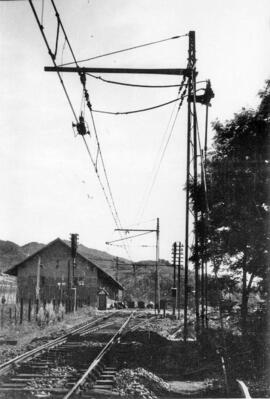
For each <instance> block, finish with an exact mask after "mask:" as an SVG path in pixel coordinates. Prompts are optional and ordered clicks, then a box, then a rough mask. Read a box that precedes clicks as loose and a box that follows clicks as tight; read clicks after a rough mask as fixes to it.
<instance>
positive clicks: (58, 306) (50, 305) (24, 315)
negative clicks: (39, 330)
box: [0, 297, 90, 328]
mask: <svg viewBox="0 0 270 399" xmlns="http://www.w3.org/2000/svg"><path fill="white" fill-rule="evenodd" d="M83 304H86V305H90V297H89V298H88V300H87V301H84V302H83V301H82V300H80V299H78V300H77V302H76V304H75V309H74V300H73V299H72V298H70V299H67V300H66V301H63V302H60V300H59V301H56V300H53V301H51V302H47V303H46V301H39V300H36V301H33V300H31V299H29V300H27V301H26V300H24V299H23V298H20V299H19V300H17V302H16V303H14V304H9V303H4V304H3V303H1V304H0V328H4V327H8V326H12V325H19V324H22V323H23V322H28V323H33V322H34V323H37V324H48V323H49V322H54V321H56V320H61V319H63V317H64V314H65V313H69V312H73V311H74V310H77V309H78V308H79V307H82V306H83Z"/></svg>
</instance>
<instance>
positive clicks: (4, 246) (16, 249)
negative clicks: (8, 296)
mask: <svg viewBox="0 0 270 399" xmlns="http://www.w3.org/2000/svg"><path fill="white" fill-rule="evenodd" d="M24 258H25V253H24V251H23V249H22V248H21V247H20V246H19V245H17V244H15V243H14V242H11V241H3V240H0V272H4V271H5V270H7V269H9V268H10V267H11V266H12V265H14V264H16V263H18V262H21V261H22V260H23V259H24Z"/></svg>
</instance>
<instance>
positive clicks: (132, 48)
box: [52, 0, 188, 66]
mask: <svg viewBox="0 0 270 399" xmlns="http://www.w3.org/2000/svg"><path fill="white" fill-rule="evenodd" d="M52 1H53V0H52ZM185 36H188V33H186V34H184V35H178V36H172V37H169V38H166V39H161V40H156V41H154V42H149V43H144V44H139V45H137V46H132V47H128V48H125V49H121V50H116V51H111V52H110V53H105V54H100V55H96V56H94V57H90V58H85V59H83V60H79V61H75V59H74V58H73V59H74V62H67V63H65V64H62V65H59V66H67V65H72V64H76V65H77V64H78V63H81V62H86V61H92V60H96V59H98V58H103V57H108V56H110V55H114V54H119V53H124V52H126V51H130V50H135V49H138V48H142V47H146V46H152V45H154V44H158V43H162V42H167V41H169V40H174V39H179V38H181V37H185Z"/></svg>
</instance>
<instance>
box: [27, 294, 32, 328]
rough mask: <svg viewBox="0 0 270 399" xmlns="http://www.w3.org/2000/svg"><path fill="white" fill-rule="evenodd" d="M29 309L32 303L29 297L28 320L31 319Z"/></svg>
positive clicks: (30, 309)
mask: <svg viewBox="0 0 270 399" xmlns="http://www.w3.org/2000/svg"><path fill="white" fill-rule="evenodd" d="M31 311H32V303H31V299H30V298H29V302H28V321H29V322H30V321H31Z"/></svg>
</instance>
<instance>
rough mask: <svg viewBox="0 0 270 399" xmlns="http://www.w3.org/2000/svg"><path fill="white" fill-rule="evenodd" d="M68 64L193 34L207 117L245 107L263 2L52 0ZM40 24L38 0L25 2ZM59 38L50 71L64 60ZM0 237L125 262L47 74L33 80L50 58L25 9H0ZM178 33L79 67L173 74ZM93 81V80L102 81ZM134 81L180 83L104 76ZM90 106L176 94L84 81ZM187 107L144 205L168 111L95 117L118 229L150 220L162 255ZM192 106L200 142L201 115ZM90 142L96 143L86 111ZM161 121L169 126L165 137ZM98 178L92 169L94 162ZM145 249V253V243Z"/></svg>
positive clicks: (263, 70)
mask: <svg viewBox="0 0 270 399" xmlns="http://www.w3.org/2000/svg"><path fill="white" fill-rule="evenodd" d="M55 3H56V6H57V7H58V9H59V12H60V15H61V18H62V21H63V24H64V26H65V29H66V32H67V34H68V37H69V39H70V42H71V44H72V46H73V49H74V52H75V55H76V57H77V58H78V59H84V58H88V57H92V56H95V55H98V54H103V53H107V52H110V51H115V50H119V49H123V48H126V47H132V46H137V45H139V44H144V43H148V42H152V41H156V40H161V39H164V38H169V37H172V36H175V35H182V34H186V33H188V32H189V31H190V30H195V31H196V46H197V60H198V61H197V70H198V72H199V75H198V80H204V79H210V80H211V83H212V87H213V90H214V92H215V98H214V100H213V106H212V108H211V109H210V121H214V120H216V119H217V118H218V119H220V120H221V121H225V120H226V119H230V118H232V117H233V114H234V112H238V111H239V110H240V109H241V108H242V107H243V106H244V107H256V106H257V105H258V102H259V99H258V97H257V93H258V91H259V90H260V89H262V87H263V85H264V81H265V80H266V79H267V78H269V71H270V57H269V41H270V3H269V0H259V1H253V0H227V1H223V0H204V1H198V0H197V1H195V0H190V1H183V0H136V1H134V0H69V1H66V0H55ZM34 4H35V6H36V7H37V10H38V15H39V16H41V5H42V0H36V1H34ZM51 10H52V9H51V7H50V1H49V0H45V1H44V13H43V18H44V20H43V22H44V26H45V32H46V34H48V37H49V40H50V43H51V44H52V47H54V42H55V32H56V24H55V21H54V16H53V13H52V12H51ZM63 44H64V43H63V40H62V37H61V38H60V42H59V50H58V58H57V61H58V62H59V63H60V62H61V61H63V62H68V61H71V57H70V54H69V52H68V50H67V46H65V47H64V46H63ZM0 45H1V49H0V79H1V83H0V86H1V95H0V109H1V113H0V152H1V153H0V182H1V207H0V239H3V240H10V241H14V242H16V243H17V244H19V245H23V244H25V243H27V242H30V241H38V242H44V243H47V242H49V241H51V240H53V239H55V238H56V237H61V238H64V239H67V238H68V237H69V234H70V233H71V232H74V233H75V232H76V233H79V235H80V242H81V243H83V244H85V245H87V246H89V247H92V248H96V249H100V250H106V251H108V252H110V253H112V254H115V255H119V256H123V257H127V254H126V253H125V252H124V250H123V248H121V247H116V246H107V245H106V244H105V242H106V241H110V240H116V239H117V238H119V237H118V235H117V234H116V233H115V232H114V228H115V224H114V221H113V218H112V216H111V213H110V211H109V208H108V206H107V203H106V201H105V199H104V195H103V192H102V190H101V188H100V186H99V182H98V180H97V177H96V175H95V172H94V169H93V167H92V165H91V164H90V162H89V156H88V154H87V152H86V150H85V147H84V145H83V142H82V140H81V137H74V134H73V130H72V122H74V117H73V115H72V113H71V111H70V109H69V106H68V103H67V100H66V98H65V96H64V93H63V90H62V88H61V86H60V83H59V80H58V78H57V75H56V74H54V73H48V72H44V69H43V68H44V66H45V65H51V60H50V57H49V55H48V52H47V50H46V48H45V44H44V42H43V40H42V37H41V34H40V32H39V30H38V27H37V24H36V21H35V19H34V15H33V13H32V11H31V8H30V5H29V3H28V1H1V2H0ZM187 50H188V38H187V37H183V38H180V39H177V40H176V39H175V40H171V41H167V42H164V43H161V44H156V45H153V46H149V47H144V48H141V49H137V50H134V51H130V52H124V53H121V54H115V55H113V56H110V57H106V58H101V59H98V60H95V61H91V62H88V63H86V64H85V65H92V66H105V67H110V66H114V67H121V66H126V67H156V68H158V67H176V68H177V67H179V68H185V67H186V62H187ZM103 76H104V75H103ZM104 77H105V78H108V79H115V80H121V81H124V82H132V83H142V84H178V83H179V82H180V80H181V77H166V76H155V77H152V76H145V75H144V76H143V75H142V76H127V75H123V76H120V75H107V76H104ZM63 78H64V80H65V81H66V84H67V88H68V91H69V93H70V97H71V100H72V103H73V105H74V107H75V110H76V113H77V114H78V115H79V113H80V112H81V98H82V90H81V85H80V82H79V79H78V76H77V75H75V74H73V75H72V74H69V76H67V74H66V75H65V76H63ZM87 87H88V90H89V92H90V97H91V103H92V105H93V108H94V109H103V110H109V111H127V110H133V109H139V108H144V107H149V106H152V105H156V104H159V103H162V102H166V101H169V100H172V99H174V98H175V97H176V96H177V90H178V89H177V88H168V89H142V88H131V87H123V86H116V85H109V84H106V83H103V82H100V81H97V80H94V79H93V78H91V77H88V80H87ZM186 108H187V107H186V103H184V104H183V106H182V109H181V110H180V113H179V116H178V119H177V123H176V125H175V127H174V130H173V134H172V137H171V140H170V142H169V145H168V148H167V151H166V154H165V157H164V159H163V162H162V164H161V168H160V171H159V173H158V175H157V179H156V183H155V185H154V187H153V190H152V191H151V195H150V196H149V198H148V201H146V200H145V198H146V197H147V195H146V193H147V192H148V190H149V187H150V185H151V182H152V177H153V171H155V170H156V169H155V165H156V163H157V162H156V160H157V159H158V158H159V156H160V154H161V149H162V148H163V147H162V145H163V146H164V140H166V137H167V136H166V134H168V132H169V131H170V124H169V121H170V117H171V115H172V112H173V111H174V109H175V108H174V104H171V105H168V106H166V107H164V108H161V109H159V110H153V111H149V112H145V113H141V114H134V115H126V116H114V115H101V114H95V122H96V126H97V132H98V135H99V139H100V143H101V148H102V153H103V157H104V161H105V164H106V169H107V173H108V177H109V181H110V184H111V188H112V192H113V196H114V199H115V203H116V207H117V210H118V214H119V217H120V220H121V224H122V226H123V227H132V226H133V227H135V228H150V229H152V228H155V223H156V218H157V217H159V218H160V226H161V252H160V255H161V257H162V258H167V259H170V257H171V256H170V253H171V245H172V243H173V242H174V241H182V242H184V223H185V192H184V185H185V167H186V159H185V156H186V155H185V154H186V114H187V109H186ZM198 108H199V118H200V134H201V138H202V140H203V130H204V119H203V118H204V109H203V107H201V106H198ZM86 119H87V120H88V121H89V126H90V131H91V134H92V135H91V137H90V138H89V139H88V138H87V140H88V142H89V146H90V148H91V150H92V151H93V154H94V155H95V151H96V147H95V142H94V136H93V131H92V127H91V125H90V115H89V114H88V113H86ZM168 124H169V129H168V130H166V129H167V127H168ZM98 169H99V171H100V173H101V165H100V163H99V164H98ZM154 244H155V236H154V234H151V235H149V236H145V237H144V238H141V239H133V240H132V241H131V242H130V254H131V257H132V258H133V259H134V260H138V259H149V258H150V259H151V258H152V259H154V257H155V248H154V247H153V245H154ZM146 246H147V247H146Z"/></svg>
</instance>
